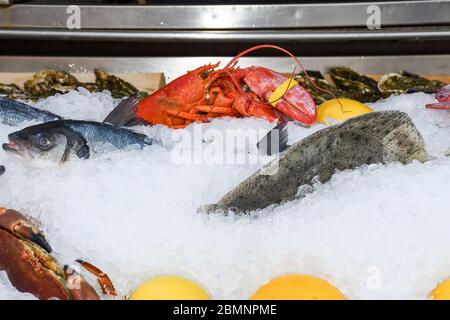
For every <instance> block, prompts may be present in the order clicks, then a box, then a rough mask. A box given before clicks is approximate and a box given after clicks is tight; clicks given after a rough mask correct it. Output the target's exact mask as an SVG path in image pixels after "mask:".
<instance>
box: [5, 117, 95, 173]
mask: <svg viewBox="0 0 450 320" xmlns="http://www.w3.org/2000/svg"><path fill="white" fill-rule="evenodd" d="M8 140H9V143H4V144H3V146H2V147H3V150H5V151H6V152H8V153H9V154H11V155H13V156H15V157H18V158H19V159H21V160H23V161H25V162H27V163H33V164H37V165H41V164H44V165H47V164H54V163H60V164H61V163H64V162H66V161H67V160H69V159H70V158H72V157H76V158H81V159H86V158H89V147H88V145H87V143H86V141H85V139H84V138H83V137H82V136H81V135H80V134H78V133H77V132H75V131H73V130H72V129H71V128H70V127H68V126H65V125H64V121H53V122H48V123H44V124H39V125H34V126H31V127H27V128H25V129H22V130H20V131H17V132H13V133H11V134H9V135H8Z"/></svg>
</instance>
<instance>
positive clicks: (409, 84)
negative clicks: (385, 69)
mask: <svg viewBox="0 0 450 320" xmlns="http://www.w3.org/2000/svg"><path fill="white" fill-rule="evenodd" d="M445 85H446V84H445V83H444V82H442V81H439V80H429V79H426V78H423V77H421V76H419V75H416V74H414V73H410V72H407V71H402V72H400V73H390V74H386V75H384V76H383V77H382V78H381V79H380V81H379V82H378V88H379V90H380V92H381V93H382V94H383V96H384V97H387V96H390V95H391V94H401V93H412V92H425V93H435V92H436V90H438V89H440V88H442V87H444V86H445Z"/></svg>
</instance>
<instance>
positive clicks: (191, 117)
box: [165, 110, 208, 122]
mask: <svg viewBox="0 0 450 320" xmlns="http://www.w3.org/2000/svg"><path fill="white" fill-rule="evenodd" d="M165 111H166V112H167V113H168V114H170V115H171V116H174V117H178V118H182V119H186V120H193V121H199V122H208V119H207V118H206V117H205V116H204V115H200V114H195V113H189V112H184V111H177V110H165Z"/></svg>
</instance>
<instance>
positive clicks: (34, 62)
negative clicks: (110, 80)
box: [0, 55, 450, 80]
mask: <svg viewBox="0 0 450 320" xmlns="http://www.w3.org/2000/svg"><path fill="white" fill-rule="evenodd" d="M299 58H300V59H301V60H302V62H303V63H304V65H305V67H306V68H308V69H315V70H320V71H322V72H324V71H326V70H328V68H330V67H334V66H339V65H344V66H348V67H351V68H353V69H355V70H357V71H359V72H362V73H365V74H384V73H389V72H396V71H400V70H407V71H410V72H414V73H417V74H422V75H426V74H432V75H448V74H450V55H429V56H358V57H299ZM229 59H230V57H179V58H172V57H171V58H168V57H152V58H128V57H120V58H108V57H15V56H0V72H36V71H39V70H42V69H47V68H50V69H63V70H67V71H70V72H89V71H92V70H93V69H94V68H100V69H103V70H106V71H110V72H164V73H165V74H166V77H167V78H168V79H169V80H170V79H173V77H176V76H179V75H181V74H183V73H185V72H186V71H187V70H192V69H194V68H196V67H198V66H201V65H205V64H207V63H211V62H217V61H222V62H223V63H226V62H228V61H229ZM240 65H241V66H249V65H260V66H265V67H267V68H271V69H274V70H278V71H280V72H286V73H290V72H292V68H293V63H292V60H291V59H289V58H284V57H245V58H242V59H241V60H240Z"/></svg>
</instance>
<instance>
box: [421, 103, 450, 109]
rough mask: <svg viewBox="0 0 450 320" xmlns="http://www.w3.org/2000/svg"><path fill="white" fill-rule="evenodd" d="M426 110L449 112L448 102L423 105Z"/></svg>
mask: <svg viewBox="0 0 450 320" xmlns="http://www.w3.org/2000/svg"><path fill="white" fill-rule="evenodd" d="M425 107H426V108H428V109H441V110H450V102H437V103H431V104H427V105H425Z"/></svg>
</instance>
